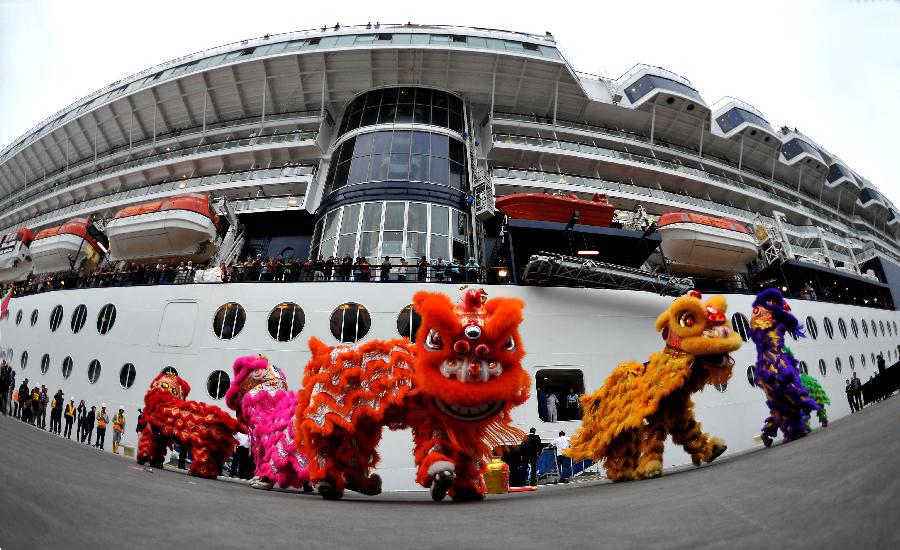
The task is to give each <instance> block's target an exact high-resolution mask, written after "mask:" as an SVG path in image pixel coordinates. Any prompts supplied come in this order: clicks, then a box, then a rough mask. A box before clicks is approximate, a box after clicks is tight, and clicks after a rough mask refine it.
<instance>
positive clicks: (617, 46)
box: [0, 0, 900, 205]
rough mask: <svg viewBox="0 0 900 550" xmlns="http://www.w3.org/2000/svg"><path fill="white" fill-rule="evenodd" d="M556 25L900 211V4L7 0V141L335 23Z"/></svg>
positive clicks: (2, 89) (610, 70)
mask: <svg viewBox="0 0 900 550" xmlns="http://www.w3.org/2000/svg"><path fill="white" fill-rule="evenodd" d="M338 21H339V22H340V23H341V24H343V25H348V24H365V23H366V22H368V21H372V22H375V21H380V22H381V23H405V22H407V21H410V22H413V23H420V24H424V23H431V24H450V25H468V26H478V27H492V28H499V29H509V30H517V31H525V32H533V33H538V34H543V33H544V32H545V31H551V32H553V35H554V36H555V37H556V39H557V41H558V44H559V47H560V49H561V50H562V52H563V54H564V55H565V56H566V58H567V59H568V60H569V61H570V62H571V63H572V64H573V65H574V67H575V68H576V69H578V70H581V71H585V72H588V73H594V74H602V75H607V76H611V77H614V78H615V77H618V76H620V75H621V74H622V73H624V72H625V71H627V70H628V69H629V68H630V67H631V66H632V65H634V64H635V63H638V62H640V63H648V64H652V65H659V66H661V67H665V68H667V69H669V70H672V71H675V72H676V73H679V74H681V75H682V76H684V77H686V78H688V79H689V80H691V82H692V83H693V84H694V86H695V87H696V88H697V89H698V90H699V91H700V94H701V95H702V96H703V98H704V99H705V100H706V101H707V103H708V104H710V105H711V104H712V103H714V102H715V101H716V100H718V99H719V98H721V97H723V96H732V97H736V98H739V99H741V100H744V101H746V102H748V103H750V104H751V105H753V106H755V107H756V108H757V109H759V110H761V111H762V112H763V114H764V115H765V116H766V118H768V120H769V121H770V122H771V123H772V125H773V126H774V127H776V128H778V127H780V126H782V125H788V126H792V127H796V128H797V129H799V130H800V131H802V132H804V133H805V134H807V135H808V136H809V137H811V138H812V139H813V140H815V141H816V142H818V143H819V145H821V146H823V147H825V148H826V149H828V150H829V151H830V152H831V153H833V154H836V155H838V156H839V157H841V158H842V159H843V160H844V161H845V162H846V163H848V165H849V166H850V167H851V168H853V169H854V170H856V171H857V172H859V173H860V174H862V175H863V176H865V177H867V178H869V179H870V180H871V181H872V182H873V183H875V185H876V186H878V187H879V189H880V190H882V192H884V194H885V195H887V196H888V197H889V198H890V199H891V200H892V201H893V202H894V203H895V204H897V205H900V166H898V163H897V162H895V161H896V156H897V154H898V152H900V139H898V137H897V136H898V135H900V2H897V1H890V0H885V1H877V0H872V1H849V0H823V1H821V2H804V1H793V0H792V1H777V2H776V1H772V2H770V1H764V0H754V1H747V2H742V3H741V4H737V3H732V2H728V1H725V0H719V1H715V2H684V1H682V2H674V1H671V0H670V1H659V2H656V1H649V0H648V1H642V0H625V1H619V2H615V3H608V2H600V1H597V0H583V1H581V2H566V1H562V0H553V1H546V0H545V1H543V2H530V1H528V2H526V1H519V2H505V1H500V0H493V1H485V0H479V1H476V2H468V1H462V0H456V1H443V2H441V1H439V2H428V1H424V0H423V1H413V2H407V1H396V2H394V1H392V2H374V1H372V0H368V1H365V2H356V1H349V0H343V1H340V2H335V1H333V0H332V1H322V2H316V1H311V0H294V1H284V2H282V1H267V0H252V1H248V0H243V1H232V0H217V1H215V2H207V1H201V0H178V1H170V0H155V1H153V2H141V1H138V0H126V1H122V0H119V1H105V0H77V1H76V0H58V1H49V0H48V1H39V0H0V148H3V147H5V146H6V145H8V144H9V143H10V142H12V141H13V140H15V139H17V138H18V137H19V136H20V135H21V134H23V133H24V132H25V131H27V130H28V129H30V128H32V127H33V126H35V125H37V124H38V123H39V122H40V121H42V120H43V119H45V118H47V117H49V116H50V115H52V114H53V113H55V112H56V111H58V110H59V109H61V108H63V107H65V106H66V105H68V104H70V103H72V102H74V101H76V100H78V99H80V98H81V97H83V96H85V95H87V94H89V93H91V92H93V91H95V90H97V89H99V88H102V87H103V86H105V85H107V84H109V83H111V82H113V81H116V80H118V79H120V78H122V77H124V76H127V75H130V74H132V73H135V72H138V71H140V70H142V69H146V68H148V67H151V66H153V65H155V64H157V63H161V62H163V61H167V60H169V59H172V58H175V57H180V56H182V55H185V54H187V53H191V52H194V51H197V50H203V49H206V48H209V47H212V46H217V45H221V44H226V43H229V42H234V41H237V40H241V39H244V38H250V37H258V36H262V35H264V34H266V33H271V34H275V33H279V32H287V31H292V30H301V29H309V28H315V27H319V26H321V25H323V24H329V25H333V24H334V23H335V22H338Z"/></svg>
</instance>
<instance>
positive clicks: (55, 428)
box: [50, 390, 64, 435]
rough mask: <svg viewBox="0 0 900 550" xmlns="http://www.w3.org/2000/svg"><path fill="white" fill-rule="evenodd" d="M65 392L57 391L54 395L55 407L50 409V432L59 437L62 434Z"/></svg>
mask: <svg viewBox="0 0 900 550" xmlns="http://www.w3.org/2000/svg"><path fill="white" fill-rule="evenodd" d="M63 404H64V400H63V391H62V390H56V393H55V394H54V395H53V406H52V407H51V408H50V431H51V432H52V433H55V434H56V435H59V434H60V432H62V411H63Z"/></svg>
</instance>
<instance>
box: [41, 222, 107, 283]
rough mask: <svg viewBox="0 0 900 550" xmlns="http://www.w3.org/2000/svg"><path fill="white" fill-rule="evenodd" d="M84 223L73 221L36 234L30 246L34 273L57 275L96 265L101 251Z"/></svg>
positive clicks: (86, 223)
mask: <svg viewBox="0 0 900 550" xmlns="http://www.w3.org/2000/svg"><path fill="white" fill-rule="evenodd" d="M88 223H89V222H88V220H87V219H85V218H76V219H73V220H69V221H67V222H66V223H64V224H62V225H58V226H56V227H50V228H48V229H44V230H42V231H39V232H38V234H37V235H35V237H34V242H32V243H31V260H32V262H33V264H34V273H36V274H41V273H57V272H60V271H68V270H69V269H71V267H72V263H71V260H74V261H75V262H76V264H77V265H76V266H75V267H76V268H80V267H85V268H92V267H95V266H96V265H97V264H98V263H100V259H101V255H100V253H101V248H100V245H99V244H98V243H97V241H96V240H95V239H94V238H93V237H92V236H91V235H90V233H89V232H88Z"/></svg>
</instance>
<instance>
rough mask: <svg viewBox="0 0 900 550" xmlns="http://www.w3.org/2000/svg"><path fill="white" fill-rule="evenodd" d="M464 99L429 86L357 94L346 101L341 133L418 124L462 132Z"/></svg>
mask: <svg viewBox="0 0 900 550" xmlns="http://www.w3.org/2000/svg"><path fill="white" fill-rule="evenodd" d="M462 113H463V102H462V100H461V99H459V98H458V97H456V96H454V95H452V94H449V93H447V92H444V91H440V90H432V89H429V88H409V87H407V88H383V89H381V88H380V89H377V90H372V91H370V92H366V93H364V94H361V95H359V96H357V97H355V98H354V99H353V100H352V101H351V102H350V103H348V104H347V107H346V109H345V110H344V117H343V120H342V121H341V125H340V130H339V132H338V134H339V135H343V134H344V133H346V132H349V131H351V130H355V129H357V128H361V127H364V126H372V125H375V124H392V123H398V124H403V123H416V124H429V125H432V126H440V127H442V128H450V129H451V130H454V131H456V132H459V133H462V131H463V115H462Z"/></svg>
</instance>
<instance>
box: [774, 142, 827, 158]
mask: <svg viewBox="0 0 900 550" xmlns="http://www.w3.org/2000/svg"><path fill="white" fill-rule="evenodd" d="M801 153H807V154H809V155H811V156H812V157H813V158H815V159H818V160H821V158H822V157H820V156H819V152H818V151H817V150H816V148H815V147H813V146H812V145H810V144H809V143H806V142H805V141H803V140H802V139H799V138H794V139H792V140H791V141H789V142H787V143H785V144H784V145H782V146H781V154H782V155H784V158H785V159H786V160H791V159H792V158H794V157H796V156H798V155H800V154H801Z"/></svg>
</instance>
